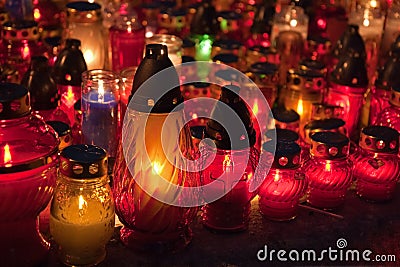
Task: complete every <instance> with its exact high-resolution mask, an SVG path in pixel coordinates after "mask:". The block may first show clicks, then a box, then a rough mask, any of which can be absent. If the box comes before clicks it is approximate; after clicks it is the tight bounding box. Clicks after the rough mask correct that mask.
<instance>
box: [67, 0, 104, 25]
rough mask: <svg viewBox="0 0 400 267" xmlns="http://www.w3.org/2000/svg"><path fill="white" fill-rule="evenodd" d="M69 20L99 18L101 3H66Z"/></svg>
mask: <svg viewBox="0 0 400 267" xmlns="http://www.w3.org/2000/svg"><path fill="white" fill-rule="evenodd" d="M66 8H67V16H68V19H69V20H72V21H75V22H82V23H85V22H94V21H97V20H100V19H101V18H102V17H101V5H99V4H97V3H90V2H85V1H77V2H71V3H68V4H67V5H66Z"/></svg>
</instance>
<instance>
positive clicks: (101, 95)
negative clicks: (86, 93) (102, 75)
mask: <svg viewBox="0 0 400 267" xmlns="http://www.w3.org/2000/svg"><path fill="white" fill-rule="evenodd" d="M98 94H99V97H98V101H99V102H100V103H103V102H104V81H103V80H99V89H98Z"/></svg>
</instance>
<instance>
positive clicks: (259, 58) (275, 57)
mask: <svg viewBox="0 0 400 267" xmlns="http://www.w3.org/2000/svg"><path fill="white" fill-rule="evenodd" d="M257 62H269V63H272V64H276V65H279V63H280V56H279V54H278V52H277V51H276V50H275V49H274V48H272V47H263V46H258V45H256V46H252V47H250V48H248V49H247V51H246V64H247V66H248V67H250V66H251V65H253V64H255V63H257Z"/></svg>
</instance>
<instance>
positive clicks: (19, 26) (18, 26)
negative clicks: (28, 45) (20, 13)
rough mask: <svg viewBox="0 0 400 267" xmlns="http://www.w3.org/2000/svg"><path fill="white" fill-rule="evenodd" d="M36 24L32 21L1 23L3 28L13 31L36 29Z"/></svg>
mask: <svg viewBox="0 0 400 267" xmlns="http://www.w3.org/2000/svg"><path fill="white" fill-rule="evenodd" d="M37 26H38V23H37V22H36V21H34V20H20V21H6V22H4V23H3V29H4V28H10V29H11V28H12V29H15V30H23V29H30V28H33V27H37Z"/></svg>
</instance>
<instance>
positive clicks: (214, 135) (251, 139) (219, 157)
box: [200, 85, 260, 232]
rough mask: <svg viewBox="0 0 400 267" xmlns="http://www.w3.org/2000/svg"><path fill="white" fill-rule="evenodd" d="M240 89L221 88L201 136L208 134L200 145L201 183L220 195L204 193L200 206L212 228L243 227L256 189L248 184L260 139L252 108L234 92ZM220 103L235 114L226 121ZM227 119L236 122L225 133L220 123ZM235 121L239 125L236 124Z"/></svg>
mask: <svg viewBox="0 0 400 267" xmlns="http://www.w3.org/2000/svg"><path fill="white" fill-rule="evenodd" d="M239 90H240V88H239V87H237V86H234V85H228V86H225V87H223V88H222V93H221V97H220V99H219V102H218V103H217V104H216V105H215V107H214V110H213V111H212V113H211V118H210V119H209V121H208V122H207V126H206V129H205V132H204V137H205V138H209V139H205V140H208V141H209V142H203V143H204V145H202V146H201V147H200V153H201V157H200V161H201V163H200V164H201V166H202V171H201V172H200V179H201V183H202V185H203V186H207V185H208V186H212V187H211V188H212V190H211V191H212V192H214V193H217V194H218V195H221V196H222V197H221V198H218V199H217V200H214V199H210V198H212V196H209V195H205V196H204V198H205V200H206V202H207V204H206V205H205V206H203V214H202V220H203V224H204V225H205V226H206V227H207V228H209V229H212V230H215V231H222V232H236V231H243V230H246V229H247V227H248V223H249V215H250V207H251V204H250V201H251V200H252V199H253V198H254V197H255V196H256V194H257V191H256V190H254V191H250V185H251V184H252V183H254V181H257V179H258V177H257V175H256V173H255V170H256V166H257V164H258V160H259V153H260V152H259V150H258V149H257V148H256V147H257V144H256V142H257V141H259V140H257V138H256V132H255V129H254V128H253V122H252V118H251V111H250V110H249V109H248V107H247V106H246V104H245V103H244V101H243V100H242V99H241V98H240V96H239V95H238V94H237V93H238V92H239ZM222 105H228V106H229V107H230V108H231V109H233V112H235V113H236V114H237V118H235V119H233V118H229V120H230V121H229V122H226V120H227V119H228V118H227V116H226V115H227V114H226V113H225V112H226V111H225V112H224V110H223V108H222ZM224 113H225V114H224ZM223 120H225V122H224V121H223ZM226 123H230V124H231V125H236V127H235V129H236V131H235V132H233V133H232V132H230V133H228V130H225V128H224V127H223V126H222V125H226ZM238 123H240V125H241V126H242V127H241V128H239V127H237V126H238V125H237V124H238ZM231 140H232V141H231ZM258 147H260V145H259V144H258ZM213 155H214V156H213ZM211 183H212V185H210V184H211Z"/></svg>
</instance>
